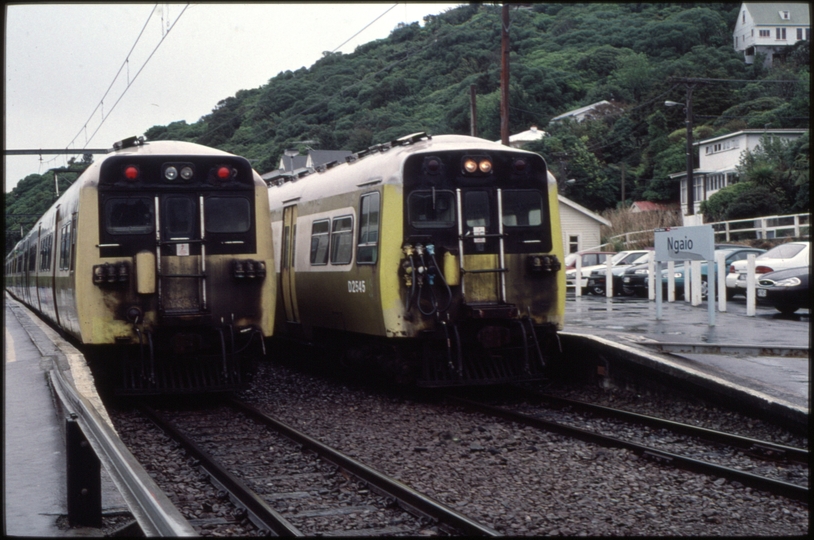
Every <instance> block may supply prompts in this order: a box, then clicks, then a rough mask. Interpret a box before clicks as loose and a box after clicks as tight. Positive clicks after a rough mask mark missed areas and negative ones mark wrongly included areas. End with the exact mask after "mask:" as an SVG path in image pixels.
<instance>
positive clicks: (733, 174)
mask: <svg viewBox="0 0 814 540" xmlns="http://www.w3.org/2000/svg"><path fill="white" fill-rule="evenodd" d="M806 132H808V130H807V129H745V130H743V131H737V132H735V133H729V134H727V135H721V136H720V137H715V138H713V139H706V140H703V141H699V142H697V143H695V144H694V145H693V146H695V147H697V148H698V149H699V157H698V168H697V169H693V173H692V175H693V186H694V191H693V203H694V204H693V208H694V209H695V211H694V214H695V215H693V216H688V215H687V172H686V171H684V172H680V173H674V174H671V175H670V178H680V179H681V215H682V216H683V223H684V225H685V226H688V225H703V216H702V215H701V214H700V213H699V211H700V209H701V202H702V201H705V200H707V199H708V198H709V197H710V196H711V195H712V194H713V193H715V192H716V191H718V190H719V189H722V188H725V187H726V186H729V185H732V184H734V183H736V182H737V181H738V173H737V167H738V165H739V164H740V160H741V156H742V155H743V153H744V152H745V151H746V150H749V151H750V152H753V151H754V150H755V148H756V147H757V146H758V144H760V140H761V138H762V137H763V136H770V137H781V138H784V139H789V140H792V139H797V138H798V137H801V136H803V134H805V133H806Z"/></svg>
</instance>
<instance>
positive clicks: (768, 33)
mask: <svg viewBox="0 0 814 540" xmlns="http://www.w3.org/2000/svg"><path fill="white" fill-rule="evenodd" d="M771 35H772V32H771V30H761V31H760V37H771Z"/></svg>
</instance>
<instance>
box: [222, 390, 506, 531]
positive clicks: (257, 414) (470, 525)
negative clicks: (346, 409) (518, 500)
mask: <svg viewBox="0 0 814 540" xmlns="http://www.w3.org/2000/svg"><path fill="white" fill-rule="evenodd" d="M229 403H230V404H232V405H234V406H235V407H237V408H239V409H241V410H243V411H245V412H247V413H249V414H250V415H252V416H253V417H254V418H256V419H258V420H259V421H260V422H262V423H264V424H265V425H267V426H268V427H270V428H272V429H274V430H275V431H278V432H279V433H281V434H282V435H284V436H286V437H288V438H289V439H291V440H293V441H295V442H297V443H298V444H301V445H302V446H303V447H305V448H308V449H310V450H312V451H313V452H315V453H317V454H318V455H319V456H321V457H322V459H324V460H326V461H329V462H331V463H333V464H334V465H336V466H337V467H340V468H342V469H344V470H345V471H347V472H348V473H350V474H352V475H355V476H356V477H358V478H359V479H361V480H362V481H364V482H366V483H367V484H369V485H370V486H371V487H373V488H375V489H376V490H378V491H380V492H382V493H384V494H385V495H387V496H389V497H392V498H393V499H395V500H397V501H398V502H399V503H400V504H401V505H403V507H406V508H409V509H412V510H413V511H414V512H417V513H419V514H421V515H424V516H427V517H430V518H431V519H433V520H436V521H438V522H440V523H444V524H446V525H449V526H451V527H454V528H455V529H457V530H458V531H460V532H461V533H463V534H467V535H477V536H501V534H500V533H499V532H498V531H496V530H494V529H491V528H489V527H486V526H485V525H483V524H481V523H478V522H477V521H475V520H473V519H470V518H469V517H467V516H464V515H462V514H460V513H458V512H456V511H455V510H452V509H451V508H449V507H447V506H445V505H444V504H442V503H440V502H438V501H435V500H433V499H431V498H430V497H427V496H426V495H422V494H421V493H419V492H417V491H415V490H414V489H412V488H410V487H408V486H406V485H404V484H402V483H401V482H399V481H397V480H395V479H393V478H390V477H388V476H386V475H384V474H382V473H380V472H379V471H377V470H375V469H372V468H371V467H368V466H367V465H365V464H363V463H360V462H358V461H356V460H355V459H353V458H351V457H349V456H346V455H345V454H342V453H341V452H339V451H338V450H335V449H333V448H330V447H329V446H326V445H325V444H323V443H321V442H319V441H317V440H315V439H313V438H311V437H309V436H308V435H306V434H304V433H302V432H299V431H297V430H296V429H294V428H292V427H290V426H288V425H286V424H284V423H283V422H281V421H279V420H277V419H276V418H273V417H271V416H269V415H268V414H266V413H264V412H263V411H261V410H259V409H257V408H255V407H253V406H252V405H249V404H247V403H243V402H241V401H238V400H236V399H230V400H229Z"/></svg>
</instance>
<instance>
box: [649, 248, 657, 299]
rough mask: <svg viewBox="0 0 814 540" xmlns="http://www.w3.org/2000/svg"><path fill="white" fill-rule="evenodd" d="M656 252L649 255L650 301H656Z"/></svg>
mask: <svg viewBox="0 0 814 540" xmlns="http://www.w3.org/2000/svg"><path fill="white" fill-rule="evenodd" d="M655 262H656V252H655V251H651V252H650V253H648V254H647V298H648V299H650V300H655V299H656V287H655V286H654V283H655V280H656V268H655Z"/></svg>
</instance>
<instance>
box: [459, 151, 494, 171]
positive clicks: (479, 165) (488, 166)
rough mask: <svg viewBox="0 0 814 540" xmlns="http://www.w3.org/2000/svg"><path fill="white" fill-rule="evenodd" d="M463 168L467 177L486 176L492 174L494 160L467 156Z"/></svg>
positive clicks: (462, 163)
mask: <svg viewBox="0 0 814 540" xmlns="http://www.w3.org/2000/svg"><path fill="white" fill-rule="evenodd" d="M461 168H462V169H463V173H464V174H466V175H476V176H480V175H486V174H490V173H491V172H492V160H491V159H490V158H489V157H487V156H465V157H464V159H463V161H462V162H461Z"/></svg>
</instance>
